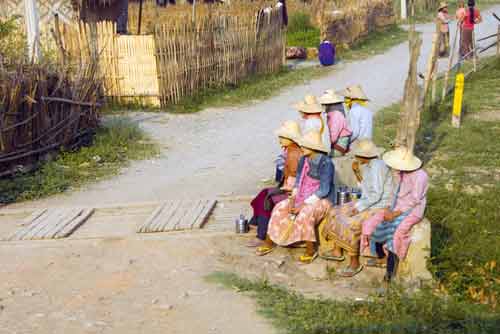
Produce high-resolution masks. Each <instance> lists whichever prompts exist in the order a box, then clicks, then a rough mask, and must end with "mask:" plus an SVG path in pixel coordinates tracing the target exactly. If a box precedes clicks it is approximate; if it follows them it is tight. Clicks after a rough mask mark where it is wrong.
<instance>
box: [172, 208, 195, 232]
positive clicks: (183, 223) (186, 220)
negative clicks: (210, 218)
mask: <svg viewBox="0 0 500 334" xmlns="http://www.w3.org/2000/svg"><path fill="white" fill-rule="evenodd" d="M202 208H203V201H189V202H185V203H184V209H185V213H184V216H183V217H182V218H181V219H179V221H177V222H176V223H175V225H174V226H173V227H172V229H173V230H176V231H178V230H186V229H191V224H192V222H193V220H194V219H196V217H198V215H199V213H200V211H201V209H202Z"/></svg>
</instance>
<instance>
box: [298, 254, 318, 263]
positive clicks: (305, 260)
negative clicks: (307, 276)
mask: <svg viewBox="0 0 500 334" xmlns="http://www.w3.org/2000/svg"><path fill="white" fill-rule="evenodd" d="M317 257H318V252H316V253H314V255H313V256H310V255H305V254H304V255H301V256H299V262H300V263H301V264H310V263H312V262H313V261H314V260H316V258H317Z"/></svg>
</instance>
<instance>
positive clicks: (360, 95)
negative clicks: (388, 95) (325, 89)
mask: <svg viewBox="0 0 500 334" xmlns="http://www.w3.org/2000/svg"><path fill="white" fill-rule="evenodd" d="M337 94H339V95H342V96H344V97H345V98H349V99H353V100H354V99H356V100H363V101H370V99H369V98H368V97H367V96H366V95H365V94H364V93H363V92H362V91H360V92H354V93H349V92H348V91H347V89H343V90H340V91H338V92H337Z"/></svg>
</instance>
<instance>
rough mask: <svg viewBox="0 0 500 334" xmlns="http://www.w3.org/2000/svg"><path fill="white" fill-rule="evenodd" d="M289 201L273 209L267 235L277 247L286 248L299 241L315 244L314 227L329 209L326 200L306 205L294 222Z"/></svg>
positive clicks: (329, 206) (328, 202) (329, 205)
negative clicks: (291, 217)
mask: <svg viewBox="0 0 500 334" xmlns="http://www.w3.org/2000/svg"><path fill="white" fill-rule="evenodd" d="M289 203H290V200H289V199H286V200H284V201H282V202H280V203H278V205H276V206H275V207H274V209H273V213H272V214H271V220H270V222H269V229H268V234H269V237H270V238H271V240H272V241H273V242H274V243H276V244H277V245H279V246H288V245H291V244H294V243H297V242H301V241H311V242H316V232H315V226H316V225H317V224H319V223H320V222H321V220H322V219H323V218H324V217H325V216H326V214H327V213H328V210H329V209H330V208H331V203H330V201H329V200H327V199H322V200H319V201H317V202H316V203H314V204H306V205H304V207H303V208H302V210H300V212H299V214H298V215H297V216H296V217H295V219H294V220H291V219H290V214H289Z"/></svg>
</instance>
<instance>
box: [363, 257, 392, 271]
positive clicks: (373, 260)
mask: <svg viewBox="0 0 500 334" xmlns="http://www.w3.org/2000/svg"><path fill="white" fill-rule="evenodd" d="M365 266H367V267H373V268H382V269H383V268H387V263H385V262H384V263H382V262H379V260H378V259H377V258H369V259H367V260H366V263H365Z"/></svg>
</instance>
